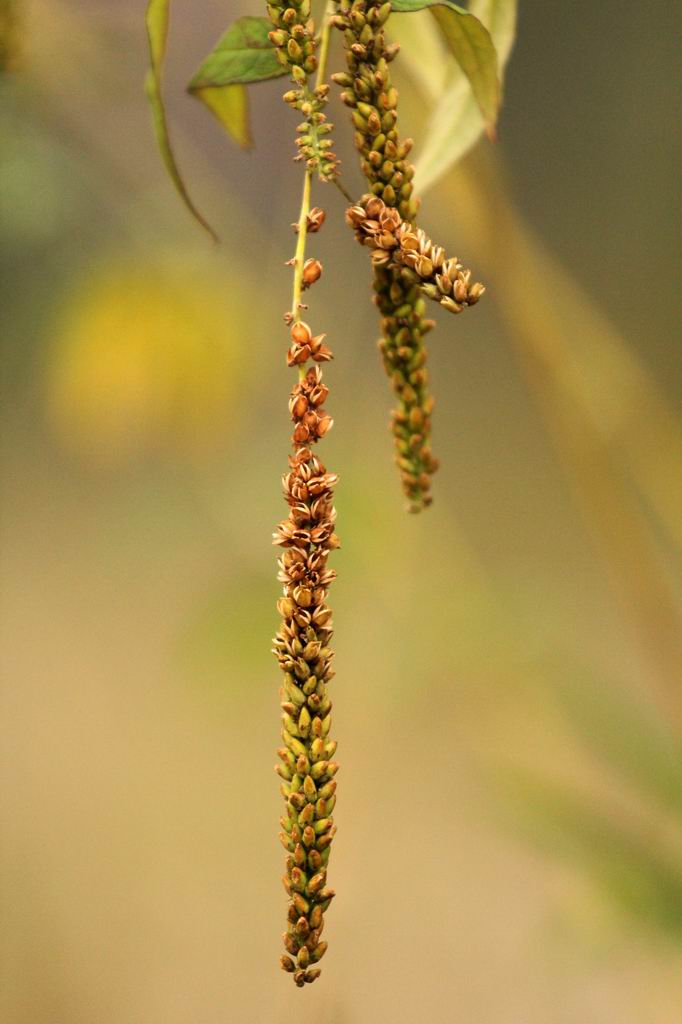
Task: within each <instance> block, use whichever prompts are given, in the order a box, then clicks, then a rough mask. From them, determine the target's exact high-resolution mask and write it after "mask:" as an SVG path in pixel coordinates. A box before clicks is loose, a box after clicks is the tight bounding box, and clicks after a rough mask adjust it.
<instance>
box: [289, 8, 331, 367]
mask: <svg viewBox="0 0 682 1024" xmlns="http://www.w3.org/2000/svg"><path fill="white" fill-rule="evenodd" d="M333 13H334V3H333V0H329V2H328V4H327V9H326V11H325V14H324V21H323V23H322V29H321V32H320V57H319V63H318V66H317V75H316V77H315V88H318V86H320V85H322V84H323V82H324V80H325V77H326V74H327V58H328V56H329V40H330V37H331V20H330V19H331V16H332V14H333ZM306 88H307V87H306ZM312 184H313V172H312V170H311V169H310V168H309V167H306V170H305V174H304V176H303V194H302V196H301V209H300V212H299V215H298V239H297V241H296V252H295V254H294V294H293V298H292V305H291V312H292V314H293V317H294V321H295V322H298V321H299V320H300V319H301V310H300V306H301V294H302V292H303V265H304V263H305V246H306V240H307V236H308V214H309V213H310V195H311V192H312ZM298 372H299V377H301V378H303V377H305V370H304V369H303V367H302V366H299V370H298Z"/></svg>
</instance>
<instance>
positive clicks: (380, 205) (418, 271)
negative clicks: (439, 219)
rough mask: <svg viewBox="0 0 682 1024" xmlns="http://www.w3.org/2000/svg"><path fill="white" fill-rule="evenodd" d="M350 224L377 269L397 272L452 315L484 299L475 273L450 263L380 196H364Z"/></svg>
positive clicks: (349, 217) (454, 260)
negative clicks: (474, 275) (473, 277)
mask: <svg viewBox="0 0 682 1024" xmlns="http://www.w3.org/2000/svg"><path fill="white" fill-rule="evenodd" d="M346 220H347V222H348V224H349V225H350V226H351V227H352V228H353V229H354V231H355V237H356V238H357V240H358V241H359V242H360V243H361V244H362V245H366V246H368V248H370V249H371V250H372V263H373V264H374V266H375V267H387V268H389V269H391V270H395V271H396V272H397V273H398V274H399V275H400V276H401V277H402V279H403V280H404V281H405V282H406V283H408V284H416V285H418V286H419V288H420V289H421V291H422V292H423V294H424V295H426V296H427V297H428V298H429V299H433V300H434V301H435V302H439V303H440V305H441V306H443V307H444V308H445V309H447V310H448V311H449V312H450V313H461V312H462V310H464V309H465V308H466V307H467V306H473V305H475V304H476V303H477V302H478V300H479V299H480V297H481V295H483V293H484V291H485V288H484V287H483V285H482V284H479V283H478V282H476V283H474V284H472V283H471V271H470V270H466V269H465V268H464V267H463V266H462V264H461V263H460V262H459V260H458V259H457V257H454V258H452V259H447V258H446V256H445V250H444V249H443V248H442V247H441V246H439V245H434V244H433V242H432V241H431V239H430V238H428V236H427V235H426V234H425V232H424V231H422V230H421V229H420V228H417V229H416V230H415V229H414V228H413V227H412V225H411V224H407V223H405V221H403V220H402V219H401V217H400V214H399V213H398V211H397V210H395V209H393V208H391V207H388V206H386V204H385V203H384V201H383V200H382V199H379V198H378V197H377V196H370V195H367V196H363V198H362V199H361V200H360V202H359V203H358V205H357V206H351V207H349V208H348V210H347V212H346Z"/></svg>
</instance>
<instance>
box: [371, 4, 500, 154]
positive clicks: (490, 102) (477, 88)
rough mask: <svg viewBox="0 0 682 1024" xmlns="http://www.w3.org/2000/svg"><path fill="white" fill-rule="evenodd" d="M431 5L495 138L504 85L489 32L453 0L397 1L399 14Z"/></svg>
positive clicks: (393, 7) (396, 7) (489, 131)
mask: <svg viewBox="0 0 682 1024" xmlns="http://www.w3.org/2000/svg"><path fill="white" fill-rule="evenodd" d="M427 7H428V8H430V10H431V14H432V15H433V17H434V18H435V20H436V22H437V24H438V27H439V28H440V30H441V32H442V34H443V37H444V39H445V41H446V42H447V44H448V47H449V48H450V51H451V53H452V55H453V57H454V58H455V60H456V61H457V63H458V64H459V66H460V68H461V69H462V71H463V72H464V74H465V75H466V77H467V78H468V80H469V84H470V85H471V90H472V92H473V94H474V97H475V99H476V102H477V103H478V106H479V108H480V110H481V113H482V114H483V118H484V120H485V123H486V128H487V131H488V134H489V135H490V136H491V137H493V136H494V133H495V124H496V122H497V114H498V111H499V108H500V97H501V88H500V80H499V76H498V68H497V53H496V51H495V44H494V43H493V40H492V38H491V36H490V32H489V31H488V29H487V28H486V27H485V25H484V24H483V23H482V22H481V21H479V19H478V18H477V17H476V16H475V15H474V14H472V13H471V12H470V11H466V10H464V8H463V7H458V6H457V4H454V3H450V0H394V2H393V3H392V4H391V9H392V10H393V11H395V12H397V13H408V12H410V11H421V10H424V8H427Z"/></svg>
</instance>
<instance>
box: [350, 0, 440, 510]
mask: <svg viewBox="0 0 682 1024" xmlns="http://www.w3.org/2000/svg"><path fill="white" fill-rule="evenodd" d="M390 13H391V4H390V2H388V3H380V2H377V0H338V3H337V14H336V16H335V19H334V24H335V25H336V26H337V27H338V28H340V29H342V30H343V33H344V40H345V51H346V64H347V68H348V70H347V72H343V73H341V74H337V75H333V76H332V78H333V80H334V81H335V82H336V83H337V84H338V85H341V86H342V87H343V92H342V93H341V98H342V100H343V102H344V103H345V104H346V105H347V106H348V107H350V108H351V110H352V120H353V124H354V126H355V136H354V138H355V145H356V148H357V149H358V151H359V153H360V164H361V167H362V171H363V173H364V175H365V178H366V179H367V183H368V185H369V188H370V191H371V192H372V193H373V194H374V195H376V196H379V197H380V198H381V199H382V200H383V201H384V203H385V204H386V205H387V206H389V207H392V208H394V209H396V210H397V211H398V212H399V214H400V216H401V218H402V219H403V220H406V221H410V222H413V221H414V219H415V217H416V213H417V207H418V204H417V202H416V201H415V198H414V195H413V185H412V178H413V176H414V168H413V167H412V164H411V163H410V162H409V160H408V159H407V157H408V154H409V152H410V149H411V147H412V142H411V140H410V139H405V140H401V139H400V137H399V135H398V131H397V120H398V115H397V105H398V92H397V90H396V88H395V86H394V85H393V84H392V82H391V76H390V70H389V65H390V63H391V61H392V60H393V59H394V58H395V57H396V56H397V53H398V50H399V47H398V45H397V44H396V43H388V42H387V40H386V36H385V32H384V26H385V24H386V21H387V20H388V17H389V15H390ZM374 291H375V302H376V304H377V306H378V307H379V311H380V313H381V332H382V337H381V340H380V342H379V347H380V350H381V353H382V357H383V362H384V367H385V369H386V373H387V374H388V377H389V379H390V381H391V384H392V386H393V389H394V391H395V394H396V396H397V398H398V406H397V408H396V409H395V411H394V412H393V435H394V439H395V447H396V462H397V464H398V467H399V470H400V474H401V478H402V484H403V490H404V491H405V494H406V495H407V498H408V508H409V510H410V511H412V512H418V511H420V510H421V509H422V508H424V507H426V506H427V505H429V504H431V501H432V498H431V481H430V477H431V475H432V474H433V473H434V472H435V471H436V469H437V468H438V462H437V460H436V458H435V457H434V455H433V453H432V451H431V413H432V410H433V404H434V403H433V398H432V397H431V395H430V394H429V388H428V372H427V369H426V346H425V343H424V338H425V335H426V334H427V333H428V331H429V330H431V328H432V327H433V326H434V322H433V321H432V320H429V319H427V318H426V316H425V313H426V306H425V303H424V300H423V298H422V295H421V293H420V289H419V287H418V286H417V285H416V283H411V282H410V281H408V280H406V279H405V277H404V276H401V274H400V272H399V270H398V269H397V268H395V267H392V266H389V265H377V266H375V268H374Z"/></svg>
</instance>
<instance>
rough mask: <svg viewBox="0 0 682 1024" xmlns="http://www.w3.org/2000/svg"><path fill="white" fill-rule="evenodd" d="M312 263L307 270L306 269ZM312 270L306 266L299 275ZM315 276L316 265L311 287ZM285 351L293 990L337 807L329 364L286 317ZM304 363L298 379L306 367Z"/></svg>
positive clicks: (311, 943) (318, 343) (284, 603)
mask: <svg viewBox="0 0 682 1024" xmlns="http://www.w3.org/2000/svg"><path fill="white" fill-rule="evenodd" d="M323 220H324V214H323V212H322V211H321V210H318V209H314V210H311V212H310V214H309V215H308V218H307V222H306V227H307V230H308V231H309V232H311V233H314V232H316V231H317V230H319V227H320V226H321V224H322V222H323ZM312 262H316V261H312ZM310 264H311V261H306V264H305V265H306V266H307V265H310ZM317 268H319V272H320V273H321V270H322V268H321V265H320V264H316V272H315V280H317V278H318V277H319V273H317ZM285 319H286V320H287V322H288V323H289V324H290V328H291V344H290V348H289V351H288V354H287V363H288V365H289V366H297V367H298V368H299V379H298V382H297V383H296V385H295V386H294V388H293V390H292V392H291V396H290V399H289V414H290V416H291V419H292V422H293V424H294V429H293V437H292V443H293V448H294V453H293V455H291V456H290V457H289V472H288V473H287V474H286V475H285V476H284V477H283V481H282V482H283V487H284V496H285V499H286V501H287V504H288V506H289V514H288V516H287V518H286V519H285V520H284V521H283V522H281V523H280V524H279V526H278V527H277V531H276V533H275V534H274V543H275V544H277V545H279V546H280V547H281V548H282V549H283V551H282V555H281V557H280V559H279V563H278V564H279V575H278V577H277V578H278V579H279V581H280V582H281V583H282V586H283V596H282V597H281V598H280V600H279V601H278V603H277V609H278V611H279V613H280V615H281V616H282V624H281V627H280V629H279V632H278V633H277V636H276V637H275V640H274V654H275V656H276V658H277V660H278V661H279V664H280V667H281V669H282V672H283V673H284V684H283V687H282V689H281V691H280V694H281V698H282V726H283V728H282V739H283V740H284V746H283V747H282V748H281V749H280V750H278V752H277V753H278V755H279V757H280V759H281V761H282V763H281V764H279V765H277V767H276V769H275V771H276V772H277V774H278V775H279V776H280V778H281V779H282V785H281V791H282V795H283V797H284V801H285V813H284V816H283V817H282V818H281V819H280V821H281V825H282V829H283V831H282V832H281V833H280V840H281V842H282V845H283V846H284V849H285V850H286V851H287V860H286V874H285V876H284V878H283V879H282V881H283V883H284V888H285V889H286V891H287V894H288V896H289V910H288V927H287V931H286V932H285V933H284V936H283V938H284V946H285V948H286V951H287V953H286V955H284V956H282V958H281V964H282V967H283V969H284V970H285V971H288V972H290V973H291V974H292V975H293V980H294V982H295V983H296V985H298V986H299V988H302V987H303V986H304V985H305V984H308V983H311V982H313V981H315V980H316V979H317V978H318V977H319V975H320V968H319V967H317V966H315V965H316V964H317V963H318V961H320V960H321V959H322V957H323V956H324V954H325V952H326V949H327V943H326V942H325V941H324V940H323V939H322V938H321V936H322V930H323V928H324V913H325V911H326V910H327V908H328V907H329V904H330V903H331V901H332V899H333V897H334V892H333V890H332V889H329V888H328V887H327V864H328V861H329V852H330V846H331V842H332V839H333V837H334V833H335V831H336V828H335V826H334V820H333V817H332V812H333V810H334V804H335V803H336V779H335V775H336V772H337V770H338V764H337V763H336V761H334V760H333V758H334V754H335V752H336V743H335V741H334V740H332V739H330V736H329V732H330V727H331V709H332V703H331V700H330V698H329V694H328V692H327V691H328V685H329V682H330V680H331V679H332V678H333V676H334V669H333V668H332V661H333V657H334V655H333V652H332V650H331V649H330V647H329V644H330V641H331V637H332V632H333V630H332V621H331V617H332V613H331V609H330V608H329V606H328V605H327V593H328V589H329V586H330V584H331V583H332V582H333V580H334V579H335V578H336V572H335V571H334V570H333V569H330V568H329V567H328V565H327V561H328V557H329V552H330V551H333V550H334V549H335V548H337V547H338V546H339V540H338V537H337V536H336V533H335V532H334V523H335V520H336V511H335V509H334V506H333V492H334V487H335V486H336V483H337V481H338V477H337V476H336V474H335V473H328V472H327V470H326V468H325V466H324V465H323V464H322V462H321V461H320V459H319V458H318V457H317V455H315V454H313V451H312V446H313V445H314V444H315V443H316V442H317V441H319V440H320V438H322V437H324V436H325V435H326V434H327V432H328V431H329V430H330V429H331V427H332V422H333V421H332V418H331V416H329V414H328V413H327V412H326V411H325V407H324V406H325V402H326V400H327V397H328V395H329V389H328V388H327V386H326V384H325V383H324V382H323V380H322V368H321V365H320V364H321V363H324V362H327V361H328V360H330V359H331V358H332V353H331V351H330V349H329V348H328V347H327V346H326V345H325V344H324V338H325V336H324V335H323V334H320V335H313V332H312V331H311V329H310V327H309V326H308V325H307V324H306V323H303V322H302V321H300V320H298V319H296V315H295V314H294V313H288V314H286V316H285ZM308 360H311V361H312V365H310V366H309V367H308V368H307V370H306V369H305V363H307V362H308Z"/></svg>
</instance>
